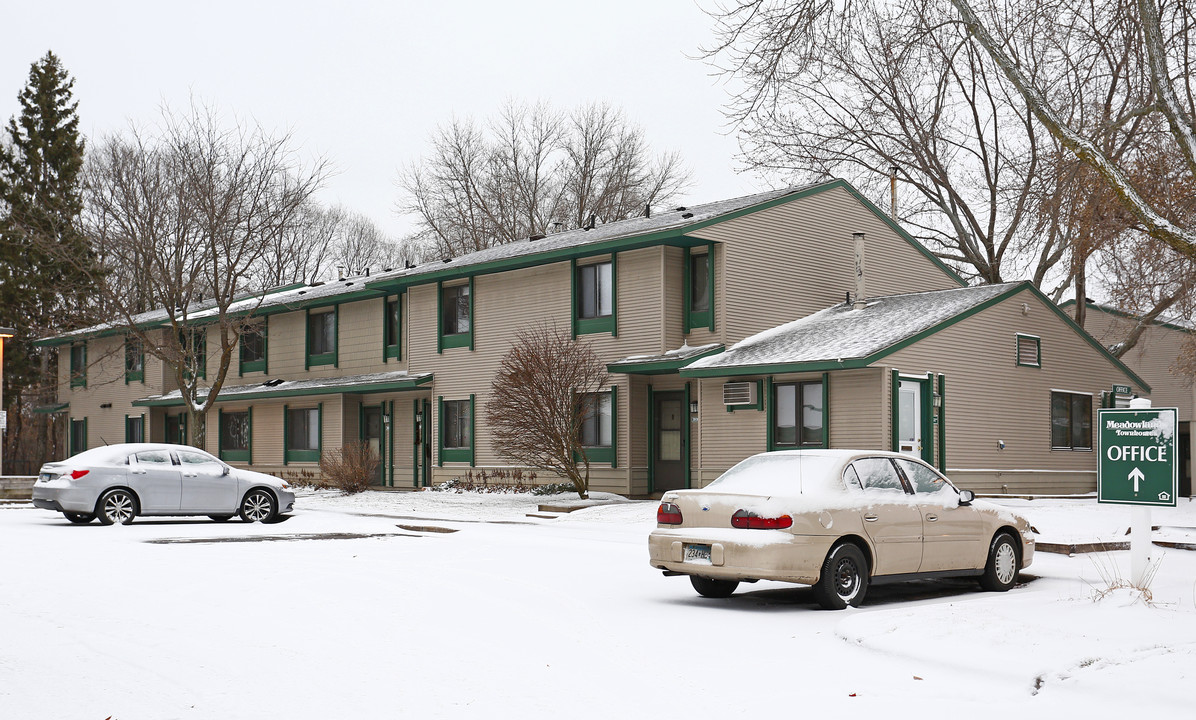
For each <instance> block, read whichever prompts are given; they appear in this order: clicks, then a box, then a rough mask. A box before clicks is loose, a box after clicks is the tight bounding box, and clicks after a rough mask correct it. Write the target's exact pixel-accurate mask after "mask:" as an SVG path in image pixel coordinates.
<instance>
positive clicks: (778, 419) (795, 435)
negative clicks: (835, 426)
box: [772, 381, 824, 447]
mask: <svg viewBox="0 0 1196 720" xmlns="http://www.w3.org/2000/svg"><path fill="white" fill-rule="evenodd" d="M773 407H774V408H775V413H774V416H773V426H772V444H773V445H774V446H776V447H797V446H803V445H804V446H817V447H821V446H822V444H823V432H822V431H823V422H824V419H823V418H824V415H823V407H822V382H821V381H814V382H794V383H777V384H775V385H773Z"/></svg>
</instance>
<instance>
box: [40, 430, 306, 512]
mask: <svg viewBox="0 0 1196 720" xmlns="http://www.w3.org/2000/svg"><path fill="white" fill-rule="evenodd" d="M33 504H34V505H35V506H36V507H39V508H44V509H46V510H54V511H56V512H60V513H62V514H63V515H65V516H66V519H67V520H69V521H71V522H73V523H89V522H91V521H92V520H93V519H95V518H99V520H100V522H101V523H102V524H104V525H111V524H113V523H120V524H122V525H128V524H129V523H131V522H133V518H135V517H137V516H138V515H207V516H208V517H210V518H212V519H213V520H217V521H223V520H228V519H230V518H231V517H232V516H233V515H240V516H241V519H242V520H245V521H246V522H274V521H277V520H278V519H279V518H280V516H281V515H283V514H285V513H289V512H291V510H292V509H293V508H294V505H295V494H294V493H293V492H291V486H290V484H289V483H288V482H287V481H285V480H282V479H280V478H276V477H274V476H273V475H266V474H264V473H259V472H253V471H252V470H243V469H240V468H234V467H232V466H230V465H226V464H225V463H223V462H221V461H220V460H219V459H217V458H216V457H214V456H212V455H210V454H208V453H206V452H204V451H203V450H197V449H196V448H192V447H187V446H184V445H165V444H161V443H127V444H123V445H109V446H106V447H102V448H93V449H91V450H85V451H83V452H81V453H79V454H78V455H74V456H72V457H70V458H67V459H66V460H63V461H62V462H52V463H46V464H45V465H43V466H42V469H41V473H40V474H39V475H38V478H37V482H36V483H35V484H34V486H33Z"/></svg>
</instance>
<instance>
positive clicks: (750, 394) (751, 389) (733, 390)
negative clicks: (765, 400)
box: [723, 382, 756, 405]
mask: <svg viewBox="0 0 1196 720" xmlns="http://www.w3.org/2000/svg"><path fill="white" fill-rule="evenodd" d="M755 404H756V383H754V382H729V383H724V384H723V405H755Z"/></svg>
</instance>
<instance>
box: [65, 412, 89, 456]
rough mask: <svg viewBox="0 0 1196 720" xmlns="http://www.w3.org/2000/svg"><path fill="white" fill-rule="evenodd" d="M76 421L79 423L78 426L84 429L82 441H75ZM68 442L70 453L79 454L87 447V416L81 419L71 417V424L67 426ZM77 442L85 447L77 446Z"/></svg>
mask: <svg viewBox="0 0 1196 720" xmlns="http://www.w3.org/2000/svg"><path fill="white" fill-rule="evenodd" d="M75 423H79V425H78V427H80V428H81V429H82V438H81V442H80V443H76V442H75V427H76V425H75ZM66 442H67V452H68V453H69V454H70V455H78V454H79V453H81V452H83V451H84V450H86V449H87V418H81V419H79V420H76V419H75V418H71V421H70V425H69V427H68V428H67V436H66ZM76 444H80V445H82V446H83V447H75V445H76Z"/></svg>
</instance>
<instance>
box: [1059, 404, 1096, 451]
mask: <svg viewBox="0 0 1196 720" xmlns="http://www.w3.org/2000/svg"><path fill="white" fill-rule="evenodd" d="M1051 449H1053V450H1091V449H1092V396H1091V395H1087V394H1084V393H1068V392H1052V393H1051Z"/></svg>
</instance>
